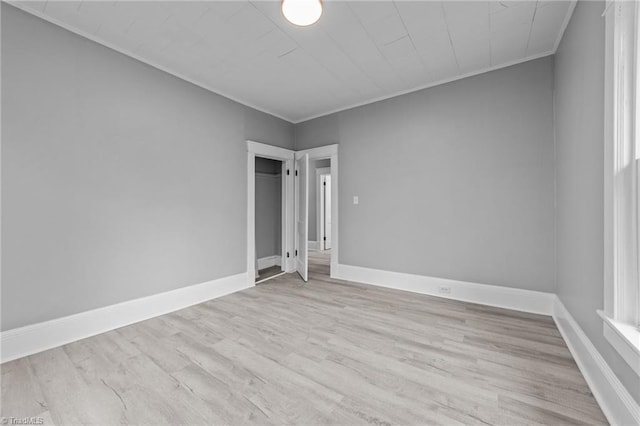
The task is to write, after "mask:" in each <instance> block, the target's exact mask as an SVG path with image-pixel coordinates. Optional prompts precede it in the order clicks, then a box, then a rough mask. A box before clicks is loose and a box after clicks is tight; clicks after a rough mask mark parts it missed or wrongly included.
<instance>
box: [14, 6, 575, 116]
mask: <svg viewBox="0 0 640 426" xmlns="http://www.w3.org/2000/svg"><path fill="white" fill-rule="evenodd" d="M11 3H12V4H14V5H16V6H18V7H20V8H22V9H24V10H27V11H29V12H31V13H34V14H36V15H37V16H40V17H42V18H45V19H47V20H50V21H52V22H54V23H56V24H59V25H61V26H64V27H65V28H67V29H70V30H72V31H75V32H77V33H79V34H81V35H83V36H85V37H88V38H91V39H92V40H95V41H98V42H100V43H103V44H105V45H107V46H109V47H112V48H114V49H116V50H118V51H121V52H123V53H126V54H128V55H131V56H133V57H135V58H137V59H140V60H142V61H144V62H147V63H149V64H151V65H154V66H156V67H158V68H161V69H163V70H165V71H168V72H170V73H172V74H175V75H177V76H179V77H181V78H184V79H186V80H189V81H191V82H193V83H196V84H198V85H200V86H203V87H205V88H207V89H210V90H212V91H214V92H216V93H220V94H222V95H224V96H227V97H229V98H232V99H234V100H237V101H239V102H242V103H244V104H246V105H250V106H253V107H255V108H257V109H260V110H262V111H266V112H269V113H271V114H274V115H276V116H279V117H281V118H284V119H286V120H289V121H291V122H300V121H304V120H306V119H309V118H313V117H317V116H320V115H324V114H327V113H330V112H334V111H338V110H342V109H345V108H349V107H352V106H355V105H361V104H365V103H368V102H372V101H374V100H379V99H384V98H387V97H391V96H394V95H397V94H400V93H406V92H410V91H412V90H416V89H419V88H423V87H428V86H432V85H435V84H439V83H441V82H446V81H451V80H454V79H456V78H460V77H461V76H465V75H471V74H475V73H479V72H483V71H487V70H489V69H493V68H498V67H501V66H505V65H509V64H513V63H517V62H522V61H524V60H528V59H533V58H537V57H540V56H545V55H549V54H552V53H554V52H555V49H556V48H557V44H558V42H559V39H560V37H561V36H562V32H563V31H564V28H565V26H566V23H567V22H568V19H569V17H570V15H571V12H572V11H573V6H574V2H565V1H502V2H481V1H472V2H456V1H444V2H441V1H437V2H436V1H431V2H429V1H395V2H394V1H374V2H365V1H350V2H344V1H330V0H325V2H324V13H323V16H322V17H321V19H320V21H319V22H318V23H317V24H315V25H313V26H311V27H305V28H300V27H296V26H294V25H291V24H289V23H288V22H287V21H285V20H284V18H283V17H282V14H281V12H280V2H279V1H195V2H191V1H173V2H149V1H142V2H139V1H109V2H101V1H89V0H85V1H75V2H61V1H53V0H50V1H48V2H35V1H12V2H11Z"/></svg>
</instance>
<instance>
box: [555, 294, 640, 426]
mask: <svg viewBox="0 0 640 426" xmlns="http://www.w3.org/2000/svg"><path fill="white" fill-rule="evenodd" d="M553 319H554V321H555V322H556V325H557V326H558V330H560V333H561V334H562V337H563V338H564V341H565V342H566V343H567V346H568V347H569V350H570V351H571V354H572V355H573V358H574V359H575V361H576V364H578V368H579V369H580V372H581V373H582V375H583V376H584V378H585V380H586V381H587V384H588V385H589V388H591V393H593V396H594V397H595V398H596V400H597V401H598V404H600V408H602V412H603V413H604V415H605V416H606V417H607V420H608V421H609V423H611V424H612V425H640V406H638V403H637V402H636V401H635V400H634V399H633V397H632V396H631V394H630V393H629V391H627V389H626V388H625V387H624V385H623V384H622V383H621V382H620V380H619V379H618V378H617V377H616V375H615V374H614V372H613V371H612V370H611V367H609V365H608V364H607V362H606V361H605V360H604V358H602V355H600V353H599V352H598V350H597V349H596V348H595V346H593V343H592V342H591V340H589V338H588V337H587V335H586V334H584V331H582V328H580V326H579V325H578V323H577V322H576V320H575V319H574V318H573V317H572V316H571V314H570V313H569V311H568V310H567V308H566V307H565V306H564V304H563V303H562V301H560V299H559V298H558V297H557V296H556V297H555V298H554V310H553Z"/></svg>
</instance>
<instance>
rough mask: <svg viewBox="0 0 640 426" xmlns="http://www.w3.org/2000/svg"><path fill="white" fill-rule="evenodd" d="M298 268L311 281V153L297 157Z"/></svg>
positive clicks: (305, 278) (304, 278)
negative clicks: (309, 246) (308, 247)
mask: <svg viewBox="0 0 640 426" xmlns="http://www.w3.org/2000/svg"><path fill="white" fill-rule="evenodd" d="M295 179H296V189H295V191H296V201H295V206H296V253H297V255H296V257H295V259H296V270H297V271H298V273H299V274H300V276H301V277H302V279H303V280H305V281H309V277H308V273H309V257H308V250H307V245H308V244H307V241H308V235H309V154H304V155H303V156H301V157H300V158H297V159H296V176H295Z"/></svg>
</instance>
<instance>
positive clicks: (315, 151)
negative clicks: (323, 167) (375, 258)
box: [295, 144, 340, 278]
mask: <svg viewBox="0 0 640 426" xmlns="http://www.w3.org/2000/svg"><path fill="white" fill-rule="evenodd" d="M304 154H309V161H315V160H324V159H326V158H329V159H331V173H330V174H331V268H330V271H331V272H330V274H331V278H336V276H335V274H336V272H337V271H338V253H339V251H338V249H339V240H338V226H339V217H338V185H339V182H340V181H339V179H338V144H333V145H325V146H320V147H318V148H311V149H305V150H301V151H296V152H295V155H296V158H297V157H298V156H299V155H304ZM308 244H309V241H307V245H308Z"/></svg>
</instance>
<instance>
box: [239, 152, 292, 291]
mask: <svg viewBox="0 0 640 426" xmlns="http://www.w3.org/2000/svg"><path fill="white" fill-rule="evenodd" d="M256 158H259V159H261V160H256ZM265 159H266V160H275V162H276V163H273V162H272V163H270V166H268V167H271V169H267V170H271V173H267V174H269V175H277V174H278V171H277V168H278V167H279V169H280V170H279V175H280V177H279V181H280V183H279V185H280V188H281V190H280V206H281V207H280V214H279V216H280V224H281V225H280V242H279V247H280V250H279V251H280V253H279V256H278V254H277V253H276V254H271V255H270V256H264V253H265V252H264V251H259V250H258V248H257V239H256V219H257V216H258V215H261V214H260V213H259V212H257V211H256V196H257V194H256V187H257V185H256V180H257V177H256V171H258V173H264V172H265V171H264V170H261V169H258V170H256V161H259V162H260V163H261V164H262V163H263V162H264V160H265ZM293 159H294V151H291V150H288V149H284V148H279V147H276V146H272V145H266V144H262V143H259V142H253V141H247V281H248V284H249V285H255V284H256V276H258V277H259V272H258V271H259V270H260V269H266V268H265V266H266V265H267V264H268V263H272V264H271V265H269V266H267V267H270V266H276V267H279V268H280V271H279V272H278V273H282V272H293V271H294V270H295V269H294V265H293V256H292V252H293V173H292V172H291V171H292V170H293ZM265 164H266V163H265ZM259 167H261V166H259ZM271 184H272V186H273V182H271ZM260 185H261V184H260V183H258V186H260ZM258 189H260V188H258ZM272 190H273V188H272ZM275 191H277V188H276V189H275ZM263 195H264V194H263ZM272 216H273V215H272ZM263 219H265V218H264V217H262V218H260V220H261V221H262V220H263ZM275 220H277V214H276V218H275V219H273V220H266V222H267V223H268V224H270V226H271V227H272V228H271V231H272V232H273V226H274V224H273V223H274V221H275ZM258 238H260V236H258ZM261 244H262V243H261ZM267 244H268V243H267ZM276 244H277V243H276ZM260 255H263V256H262V257H260ZM265 257H266V258H267V259H265ZM277 257H279V258H280V265H277ZM261 259H262V260H261ZM259 260H261V261H260V262H259ZM265 262H266V263H265ZM275 269H277V268H275ZM263 276H264V275H263ZM258 281H261V280H260V279H258Z"/></svg>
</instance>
